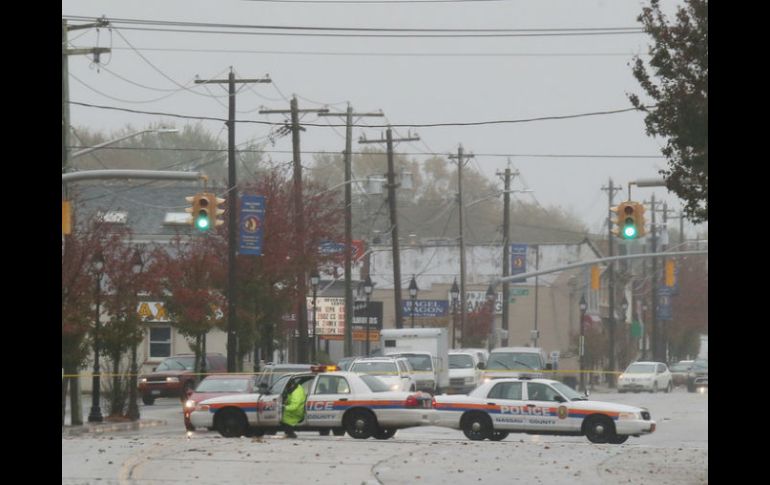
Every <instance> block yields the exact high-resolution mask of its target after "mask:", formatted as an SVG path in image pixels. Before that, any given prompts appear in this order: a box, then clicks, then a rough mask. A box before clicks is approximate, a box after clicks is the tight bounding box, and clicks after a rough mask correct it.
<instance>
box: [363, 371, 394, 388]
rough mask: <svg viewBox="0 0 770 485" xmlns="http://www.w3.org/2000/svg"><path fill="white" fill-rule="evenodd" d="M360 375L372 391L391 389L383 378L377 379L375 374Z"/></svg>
mask: <svg viewBox="0 0 770 485" xmlns="http://www.w3.org/2000/svg"><path fill="white" fill-rule="evenodd" d="M360 377H361V380H362V381H364V383H365V384H366V386H367V387H368V388H369V389H371V390H372V392H387V391H390V388H389V387H388V385H387V384H385V383H384V382H382V381H381V380H379V379H377V378H376V377H374V376H370V375H366V374H364V375H362V376H360Z"/></svg>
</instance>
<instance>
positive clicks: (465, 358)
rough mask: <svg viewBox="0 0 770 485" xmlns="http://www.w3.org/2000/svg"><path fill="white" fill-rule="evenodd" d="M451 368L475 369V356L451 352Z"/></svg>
mask: <svg viewBox="0 0 770 485" xmlns="http://www.w3.org/2000/svg"><path fill="white" fill-rule="evenodd" d="M449 368H450V369H473V357H471V356H470V355H467V354H449Z"/></svg>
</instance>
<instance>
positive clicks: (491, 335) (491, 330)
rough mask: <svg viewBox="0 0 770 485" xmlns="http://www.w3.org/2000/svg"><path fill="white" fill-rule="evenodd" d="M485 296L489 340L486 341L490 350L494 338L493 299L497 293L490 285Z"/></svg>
mask: <svg viewBox="0 0 770 485" xmlns="http://www.w3.org/2000/svg"><path fill="white" fill-rule="evenodd" d="M486 296H487V304H488V305H489V340H488V341H487V348H488V349H489V350H492V348H493V340H494V338H495V299H496V298H497V292H495V287H494V286H493V285H492V284H491V283H490V284H489V286H488V287H487V295H486Z"/></svg>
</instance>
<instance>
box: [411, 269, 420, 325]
mask: <svg viewBox="0 0 770 485" xmlns="http://www.w3.org/2000/svg"><path fill="white" fill-rule="evenodd" d="M417 290H418V288H417V282H416V281H415V280H414V275H412V281H410V282H409V298H411V300H412V328H414V304H415V301H416V300H417Z"/></svg>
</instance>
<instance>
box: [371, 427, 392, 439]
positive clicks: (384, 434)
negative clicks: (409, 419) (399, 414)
mask: <svg viewBox="0 0 770 485" xmlns="http://www.w3.org/2000/svg"><path fill="white" fill-rule="evenodd" d="M395 434H396V430H395V429H393V428H380V429H379V430H377V432H376V433H374V437H375V438H377V439H378V440H387V439H389V438H392V437H393V435H395Z"/></svg>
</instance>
